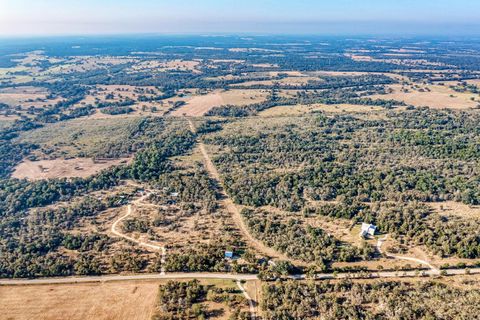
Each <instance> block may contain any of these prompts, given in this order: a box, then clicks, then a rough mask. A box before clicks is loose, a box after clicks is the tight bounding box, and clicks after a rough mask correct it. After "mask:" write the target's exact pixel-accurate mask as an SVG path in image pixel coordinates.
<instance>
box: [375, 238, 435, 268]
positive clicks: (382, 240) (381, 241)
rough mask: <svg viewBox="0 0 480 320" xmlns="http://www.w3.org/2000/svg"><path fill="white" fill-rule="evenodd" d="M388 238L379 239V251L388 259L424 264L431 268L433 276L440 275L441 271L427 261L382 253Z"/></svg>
mask: <svg viewBox="0 0 480 320" xmlns="http://www.w3.org/2000/svg"><path fill="white" fill-rule="evenodd" d="M387 238H388V234H387V235H386V236H385V237H383V238H381V239H378V241H377V250H378V252H379V253H381V254H384V255H386V256H387V257H389V258H392V259H398V260H406V261H411V262H416V263H419V264H423V265H424V266H427V267H428V268H430V270H431V272H432V273H433V274H440V270H439V269H437V268H436V267H435V266H433V265H432V264H431V263H429V262H428V261H425V260H422V259H417V258H412V257H406V256H397V255H393V254H391V253H388V252H386V251H385V252H383V251H382V245H383V243H384V242H385V241H386V240H387Z"/></svg>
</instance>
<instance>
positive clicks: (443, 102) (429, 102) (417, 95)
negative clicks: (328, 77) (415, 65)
mask: <svg viewBox="0 0 480 320" xmlns="http://www.w3.org/2000/svg"><path fill="white" fill-rule="evenodd" d="M388 87H389V88H391V89H392V90H393V92H392V93H389V94H386V95H375V96H372V98H378V99H394V100H399V101H404V102H405V103H406V104H410V105H414V106H416V107H424V106H426V107H430V108H439V109H441V108H452V109H469V108H474V107H476V106H477V105H478V104H479V101H480V98H479V97H478V95H474V94H471V93H459V92H455V91H454V90H452V89H450V88H449V87H448V86H440V85H421V86H420V87H421V88H420V89H419V88H415V89H413V88H411V87H409V86H407V87H405V88H406V89H408V92H402V85H400V84H395V85H391V86H388ZM425 89H428V90H430V91H428V90H425ZM471 98H475V99H476V101H472V100H471Z"/></svg>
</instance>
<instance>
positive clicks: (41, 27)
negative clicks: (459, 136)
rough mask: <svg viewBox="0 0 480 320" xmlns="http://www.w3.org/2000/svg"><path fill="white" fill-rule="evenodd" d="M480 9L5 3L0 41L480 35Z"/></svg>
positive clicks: (441, 2)
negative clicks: (116, 37)
mask: <svg viewBox="0 0 480 320" xmlns="http://www.w3.org/2000/svg"><path fill="white" fill-rule="evenodd" d="M478 12H480V3H479V2H477V1H470V0H460V1H457V2H456V3H455V5H452V3H451V1H447V0H438V1H432V0H423V1H422V0H418V1H412V0H404V1H399V0H395V1H380V0H367V1H361V3H360V2H359V1H351V0H339V1H335V3H332V1H312V0H299V1H283V0H280V1H272V0H266V1H253V0H247V1H242V2H238V1H237V2H236V1H231V0H226V1H219V0H206V1H192V0H184V1H178V2H176V3H172V2H170V1H153V0H137V1H132V0H117V1H113V0H105V1H102V2H101V3H98V1H93V0H85V1H82V2H78V1H71V0H70V1H68V0H64V1H60V0H37V1H32V0H15V1H10V0H6V1H3V2H0V36H3V37H5V36H7V37H15V36H55V35H114V34H202V33H207V34H211V33H222V34H225V33H253V34H262V33H265V34H328V35H361V34H373V35H378V34H380V35H452V36H456V35H480V22H478V19H477V16H478V14H477V13H478Z"/></svg>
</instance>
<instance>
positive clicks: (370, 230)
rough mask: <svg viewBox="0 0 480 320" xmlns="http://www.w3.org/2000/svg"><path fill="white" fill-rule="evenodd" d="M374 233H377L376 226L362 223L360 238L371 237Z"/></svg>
mask: <svg viewBox="0 0 480 320" xmlns="http://www.w3.org/2000/svg"><path fill="white" fill-rule="evenodd" d="M376 231H377V226H374V225H373V224H370V223H362V229H361V231H360V236H361V237H363V238H367V237H368V236H372V237H373V236H374V235H375V232H376Z"/></svg>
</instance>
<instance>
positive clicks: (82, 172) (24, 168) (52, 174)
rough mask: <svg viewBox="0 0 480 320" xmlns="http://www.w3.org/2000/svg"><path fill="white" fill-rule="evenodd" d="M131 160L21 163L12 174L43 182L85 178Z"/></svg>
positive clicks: (20, 177)
mask: <svg viewBox="0 0 480 320" xmlns="http://www.w3.org/2000/svg"><path fill="white" fill-rule="evenodd" d="M129 161H130V159H115V160H96V161H94V160H93V159H91V158H73V159H55V160H40V161H30V160H25V161H23V162H22V163H20V164H19V165H18V166H17V167H16V168H15V171H14V172H13V174H12V178H17V179H28V180H43V179H55V178H72V177H80V178H85V177H88V176H91V175H93V174H95V173H98V172H100V171H102V170H103V169H107V168H110V167H112V166H117V165H121V164H126V163H128V162H129Z"/></svg>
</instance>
